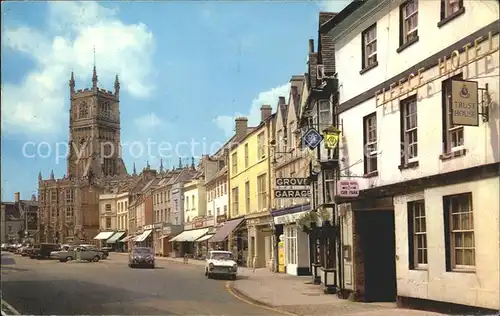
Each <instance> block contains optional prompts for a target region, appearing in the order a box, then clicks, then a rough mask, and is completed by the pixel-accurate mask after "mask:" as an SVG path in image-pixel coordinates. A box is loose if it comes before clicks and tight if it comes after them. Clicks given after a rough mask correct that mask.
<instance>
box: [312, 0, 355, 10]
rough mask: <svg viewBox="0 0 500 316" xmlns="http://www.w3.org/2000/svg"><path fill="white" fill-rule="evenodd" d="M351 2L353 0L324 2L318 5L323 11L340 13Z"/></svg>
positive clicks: (325, 0)
mask: <svg viewBox="0 0 500 316" xmlns="http://www.w3.org/2000/svg"><path fill="white" fill-rule="evenodd" d="M351 2H352V0H323V1H319V2H318V5H319V7H320V10H321V11H325V12H340V11H342V9H344V8H345V7H346V6H347V5H348V4H349V3H351Z"/></svg>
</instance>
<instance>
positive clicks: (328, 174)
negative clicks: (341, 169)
mask: <svg viewBox="0 0 500 316" xmlns="http://www.w3.org/2000/svg"><path fill="white" fill-rule="evenodd" d="M323 176H324V177H325V203H333V201H334V199H335V174H334V171H333V170H325V171H323Z"/></svg>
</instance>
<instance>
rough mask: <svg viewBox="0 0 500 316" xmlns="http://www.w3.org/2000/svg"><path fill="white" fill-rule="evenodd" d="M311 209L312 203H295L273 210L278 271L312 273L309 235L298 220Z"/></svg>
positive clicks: (298, 273)
mask: <svg viewBox="0 0 500 316" xmlns="http://www.w3.org/2000/svg"><path fill="white" fill-rule="evenodd" d="M310 209H311V204H310V203H307V204H302V205H294V206H291V207H287V208H283V209H280V210H274V211H272V212H271V215H272V216H273V220H274V226H275V231H274V232H275V238H274V240H275V241H277V242H276V243H275V244H274V251H275V257H277V258H278V260H277V262H276V263H275V269H276V271H277V272H284V273H287V274H291V275H299V276H302V275H310V274H311V270H310V265H309V236H308V235H307V233H305V232H304V231H303V230H302V228H301V227H298V225H297V223H296V222H297V220H298V219H300V218H301V217H302V216H304V215H305V214H306V213H307V212H309V211H310Z"/></svg>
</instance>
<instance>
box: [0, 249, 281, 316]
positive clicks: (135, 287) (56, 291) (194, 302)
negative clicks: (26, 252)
mask: <svg viewBox="0 0 500 316" xmlns="http://www.w3.org/2000/svg"><path fill="white" fill-rule="evenodd" d="M226 282H227V281H225V280H208V279H207V278H206V277H205V276H204V273H203V267H201V266H194V265H183V264H179V263H175V262H170V261H166V260H162V259H158V260H157V262H156V268H155V269H154V270H152V269H131V268H129V267H128V266H127V256H126V255H119V254H113V253H112V254H111V255H110V257H109V259H107V260H102V261H100V262H98V263H87V262H68V263H60V262H59V261H54V260H50V261H49V260H32V259H28V258H23V257H20V256H14V255H12V254H2V292H3V293H2V296H3V299H4V300H5V301H6V302H8V303H9V304H10V305H12V306H13V307H14V308H15V309H17V311H18V312H19V313H20V314H23V315H26V314H30V315H49V314H50V315H82V314H87V315H111V314H114V315H117V314H123V315H138V314H143V315H152V314H155V315H195V314H196V315H273V312H272V311H270V310H266V309H263V308H261V307H258V306H255V305H250V304H247V303H245V302H243V301H240V300H238V299H237V298H235V297H234V296H233V295H231V294H230V293H229V292H228V291H227V289H226ZM274 315H278V314H274Z"/></svg>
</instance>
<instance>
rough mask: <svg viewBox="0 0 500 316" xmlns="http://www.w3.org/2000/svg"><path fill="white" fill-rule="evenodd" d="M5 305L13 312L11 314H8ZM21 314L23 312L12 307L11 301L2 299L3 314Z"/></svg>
mask: <svg viewBox="0 0 500 316" xmlns="http://www.w3.org/2000/svg"><path fill="white" fill-rule="evenodd" d="M4 307H6V308H7V309H8V310H9V312H11V314H7V313H5V312H4ZM4 314H5V315H21V313H19V312H18V311H17V310H16V309H15V308H14V307H12V305H10V304H9V303H7V302H6V301H4V300H2V315H4Z"/></svg>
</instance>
